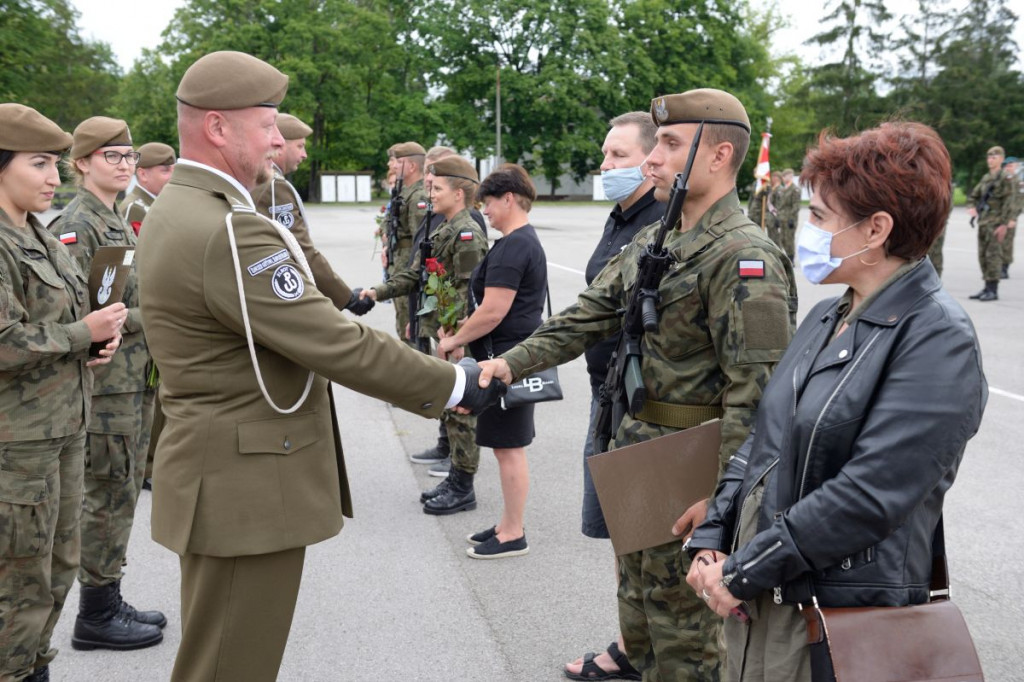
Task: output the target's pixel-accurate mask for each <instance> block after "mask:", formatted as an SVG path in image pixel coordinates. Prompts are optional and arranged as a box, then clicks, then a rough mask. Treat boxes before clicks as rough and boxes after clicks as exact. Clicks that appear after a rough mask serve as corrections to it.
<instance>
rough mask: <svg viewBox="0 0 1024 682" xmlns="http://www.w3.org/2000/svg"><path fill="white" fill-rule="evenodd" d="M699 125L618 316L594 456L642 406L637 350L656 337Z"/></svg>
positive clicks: (644, 391)
mask: <svg viewBox="0 0 1024 682" xmlns="http://www.w3.org/2000/svg"><path fill="white" fill-rule="evenodd" d="M703 132H704V124H703V123H701V124H700V125H699V126H697V133H696V135H694V137H693V144H691V145H690V153H689V155H688V156H687V158H686V166H685V167H684V169H683V172H682V173H676V179H675V182H674V183H673V185H672V192H671V194H669V197H668V205H667V206H666V207H665V214H664V215H663V216H662V217H661V225H660V226H659V228H658V232H657V234H656V235H655V238H654V240H653V241H651V242H649V243H648V244H647V248H646V249H645V250H644V252H643V253H642V254H640V258H639V261H638V264H637V274H636V282H634V283H633V288H632V290H631V291H630V293H629V302H628V303H627V304H626V307H625V309H624V310H623V311H621V312H623V313H624V314H623V317H622V332H621V333H620V334H619V344H618V346H617V347H616V349H615V352H614V353H612V358H611V361H610V362H609V363H608V376H607V378H605V381H604V385H603V386H602V387H601V395H600V398H599V400H598V410H597V418H596V420H595V422H594V453H595V454H597V453H599V452H606V451H607V450H608V445H609V443H610V442H611V439H612V437H613V436H614V435H615V431H616V430H618V428H619V424H621V423H622V420H623V418H624V417H625V416H626V413H629V414H631V415H633V416H636V414H637V413H639V412H640V411H641V410H642V409H643V406H644V402H645V401H646V400H647V389H646V388H645V387H644V379H643V376H642V374H641V371H640V359H641V358H642V357H643V350H642V348H641V344H642V342H643V338H644V334H645V333H647V332H651V333H653V332H656V331H658V309H657V306H658V301H659V300H660V298H661V296H660V295H659V294H658V286H659V285H660V284H661V279H662V277H664V276H665V272H666V271H668V269H669V267H670V266H671V265H672V256H671V255H669V252H668V249H666V248H665V238H666V237H667V236H668V233H669V231H670V230H672V229H674V228H675V226H676V223H677V222H679V218H680V216H681V215H682V214H683V203H684V202H685V201H686V194H687V192H688V191H689V189H690V187H689V185H690V171H691V170H692V169H693V159H694V156H695V155H696V153H697V147H698V146H699V145H700V138H701V134H702V133H703Z"/></svg>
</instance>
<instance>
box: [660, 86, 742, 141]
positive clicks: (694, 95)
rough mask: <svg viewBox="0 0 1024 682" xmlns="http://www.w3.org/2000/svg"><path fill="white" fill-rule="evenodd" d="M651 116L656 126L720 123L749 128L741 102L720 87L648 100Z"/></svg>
mask: <svg viewBox="0 0 1024 682" xmlns="http://www.w3.org/2000/svg"><path fill="white" fill-rule="evenodd" d="M651 118H652V119H653V120H654V123H655V124H656V125H659V126H667V125H676V124H678V123H701V122H703V123H721V124H725V125H735V126H740V127H741V128H744V129H746V131H747V132H750V119H749V118H748V117H747V110H746V109H745V108H744V106H743V103H742V102H740V101H739V99H737V98H736V96H735V95H731V94H729V93H728V92H725V91H724V90H715V89H714V88H700V89H698V90H689V91H687V92H684V93H680V94H678V95H664V96H663V97H655V98H654V99H653V100H651Z"/></svg>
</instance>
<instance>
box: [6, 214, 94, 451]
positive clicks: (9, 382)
mask: <svg viewBox="0 0 1024 682" xmlns="http://www.w3.org/2000/svg"><path fill="white" fill-rule="evenodd" d="M88 312H89V297H88V295H87V285H86V281H85V278H84V277H83V276H82V273H81V271H80V270H79V268H78V266H77V265H76V264H75V261H74V259H72V257H71V254H69V253H68V250H67V249H66V248H64V245H63V244H61V243H60V242H59V241H57V240H56V239H54V238H53V237H52V236H51V235H50V233H49V232H47V231H46V229H45V228H44V227H43V226H42V224H41V223H40V222H39V221H38V220H37V219H36V217H35V216H33V215H29V217H28V225H27V227H25V228H19V227H14V226H13V225H12V224H11V221H10V218H9V217H8V216H7V214H6V213H4V212H3V211H2V210H0V442H11V441H25V440H43V439H48V438H62V437H64V436H70V435H73V434H75V433H78V432H79V431H81V430H82V428H83V426H84V425H85V421H86V419H87V416H88V414H89V403H90V396H91V395H92V382H93V378H92V372H91V371H90V370H88V369H87V368H86V366H85V363H86V361H87V360H88V358H87V355H88V348H89V344H90V342H91V340H92V339H91V337H90V333H89V327H88V326H87V325H86V324H85V322H81V321H80V320H81V319H82V318H83V317H85V315H86V314H87V313H88Z"/></svg>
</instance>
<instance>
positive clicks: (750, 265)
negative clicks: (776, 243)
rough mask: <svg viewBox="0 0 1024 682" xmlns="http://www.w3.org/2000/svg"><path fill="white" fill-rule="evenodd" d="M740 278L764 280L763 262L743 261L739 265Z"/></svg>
mask: <svg viewBox="0 0 1024 682" xmlns="http://www.w3.org/2000/svg"><path fill="white" fill-rule="evenodd" d="M739 275H740V277H756V278H762V279H763V278H764V261H763V260H741V261H740V265H739Z"/></svg>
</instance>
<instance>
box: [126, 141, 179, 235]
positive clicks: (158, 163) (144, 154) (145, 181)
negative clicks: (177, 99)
mask: <svg viewBox="0 0 1024 682" xmlns="http://www.w3.org/2000/svg"><path fill="white" fill-rule="evenodd" d="M138 151H139V162H138V164H136V166H135V186H134V187H132V190H131V191H130V192H128V194H127V195H126V196H125V198H124V199H123V200H122V201H121V203H120V205H118V207H117V210H118V211H120V213H121V215H122V216H124V219H125V221H126V222H127V223H128V224H129V225H131V228H132V230H133V231H134V232H135V234H136V235H138V234H139V229H140V228H141V227H142V221H143V220H144V219H145V218H146V213H148V212H149V207H150V206H152V205H153V200H154V199H156V196H157V195H158V194H160V190H162V189H163V188H164V185H166V184H167V181H168V180H170V179H171V171H173V170H174V162H175V161H176V158H175V156H174V148H173V147H171V146H170V145H166V144H164V143H163V142H147V143H146V144H144V145H142V146H141V147H139V150H138Z"/></svg>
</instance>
